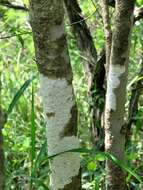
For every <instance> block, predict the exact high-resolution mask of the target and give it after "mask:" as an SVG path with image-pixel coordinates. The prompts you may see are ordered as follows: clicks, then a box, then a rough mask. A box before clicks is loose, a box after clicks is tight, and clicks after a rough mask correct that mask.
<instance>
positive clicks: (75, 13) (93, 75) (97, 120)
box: [64, 0, 105, 146]
mask: <svg viewBox="0 0 143 190" xmlns="http://www.w3.org/2000/svg"><path fill="white" fill-rule="evenodd" d="M64 2H65V7H66V10H67V13H68V17H69V20H70V23H71V28H72V31H73V34H74V36H75V39H76V42H77V46H78V48H79V50H80V52H81V54H82V56H83V57H85V58H86V60H82V62H83V64H84V69H85V73H86V77H87V81H88V96H89V104H90V112H91V118H92V122H91V138H92V143H93V145H94V146H97V144H98V145H99V141H100V140H102V139H101V135H102V134H103V133H101V115H102V113H103V109H104V108H103V107H104V106H103V105H104V94H105V90H104V88H103V84H104V76H105V69H104V63H105V56H103V57H102V56H101V58H100V59H99V60H98V61H97V52H96V49H95V45H94V41H93V38H92V35H91V33H90V30H89V28H88V26H87V24H86V21H85V19H84V17H83V15H82V10H81V8H80V6H79V5H78V2H77V0H72V1H71V0H64ZM97 97H98V98H97ZM101 99H102V100H103V101H102V102H101V101H100V100H101Z"/></svg>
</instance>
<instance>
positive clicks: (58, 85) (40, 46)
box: [30, 0, 81, 190]
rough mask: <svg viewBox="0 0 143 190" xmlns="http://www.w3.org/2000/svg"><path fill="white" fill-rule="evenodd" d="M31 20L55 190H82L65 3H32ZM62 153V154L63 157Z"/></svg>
mask: <svg viewBox="0 0 143 190" xmlns="http://www.w3.org/2000/svg"><path fill="white" fill-rule="evenodd" d="M30 18H31V26H32V30H33V38H34V44H35V51H36V61H37V65H38V69H39V72H40V94H41V96H42V100H43V107H44V112H45V117H46V121H47V142H48V154H49V156H52V155H56V154H59V155H58V156H56V157H54V158H53V159H52V160H51V161H50V169H51V175H50V185H51V189H52V190H73V189H74V190H80V189H81V179H80V158H79V155H78V154H77V153H72V152H67V153H62V152H64V151H68V150H71V149H75V148H78V147H79V141H78V138H77V107H76V102H75V97H74V93H73V87H72V71H71V66H70V59H69V54H68V48H67V43H66V37H65V32H64V9H63V0H54V1H53V0H31V2H30ZM60 153H62V154H60Z"/></svg>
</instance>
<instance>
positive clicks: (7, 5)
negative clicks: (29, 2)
mask: <svg viewBox="0 0 143 190" xmlns="http://www.w3.org/2000/svg"><path fill="white" fill-rule="evenodd" d="M0 5H2V6H4V7H7V8H11V9H14V10H21V11H28V8H27V7H26V6H21V5H15V4H12V3H10V2H9V1H3V0H2V1H0Z"/></svg>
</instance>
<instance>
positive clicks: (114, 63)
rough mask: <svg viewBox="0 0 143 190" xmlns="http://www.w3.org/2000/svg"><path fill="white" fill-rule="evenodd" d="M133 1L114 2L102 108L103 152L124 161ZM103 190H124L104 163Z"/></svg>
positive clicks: (119, 174)
mask: <svg viewBox="0 0 143 190" xmlns="http://www.w3.org/2000/svg"><path fill="white" fill-rule="evenodd" d="M134 4H135V1H134V0H126V1H124V0H116V5H115V10H116V11H115V23H114V30H113V38H112V47H111V58H110V67H109V75H108V78H107V94H106V106H105V107H106V108H105V150H106V151H107V152H109V153H111V154H113V155H114V156H115V157H117V158H118V159H120V160H122V161H123V160H124V147H125V132H123V130H122V129H123V128H124V113H125V99H126V84H127V73H128V58H129V49H130V36H131V28H132V25H133V10H134ZM106 172H107V180H106V184H107V185H106V189H107V190H115V189H118V190H125V189H126V184H125V174H124V172H123V171H122V170H121V169H120V168H119V167H118V166H117V165H114V164H113V162H112V161H109V160H108V161H107V163H106Z"/></svg>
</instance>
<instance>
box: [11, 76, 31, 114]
mask: <svg viewBox="0 0 143 190" xmlns="http://www.w3.org/2000/svg"><path fill="white" fill-rule="evenodd" d="M33 79H35V77H33V78H32V79H28V80H27V81H25V83H24V84H23V85H22V86H21V87H20V89H19V90H18V91H17V93H16V94H15V96H14V98H13V100H12V101H11V103H10V105H9V107H8V110H7V116H9V114H10V113H11V112H12V111H13V108H14V107H15V105H16V103H17V102H18V100H19V99H20V97H21V96H22V94H23V93H24V91H25V90H26V89H27V88H28V86H29V85H30V84H31V82H32V80H33Z"/></svg>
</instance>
